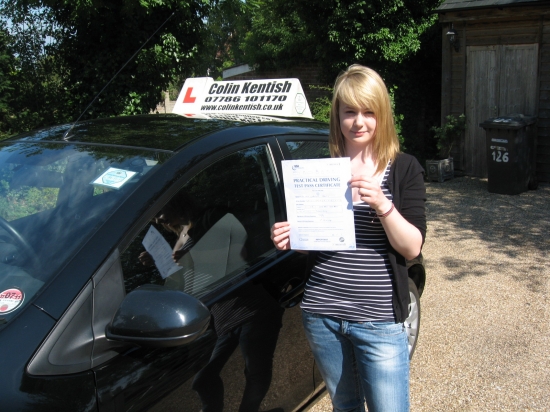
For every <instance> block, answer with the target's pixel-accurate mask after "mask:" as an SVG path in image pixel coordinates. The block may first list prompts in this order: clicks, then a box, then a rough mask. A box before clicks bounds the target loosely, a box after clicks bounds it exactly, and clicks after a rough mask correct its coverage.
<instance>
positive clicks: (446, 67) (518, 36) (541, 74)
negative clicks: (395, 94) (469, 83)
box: [439, 5, 550, 182]
mask: <svg viewBox="0 0 550 412" xmlns="http://www.w3.org/2000/svg"><path fill="white" fill-rule="evenodd" d="M439 21H440V23H441V24H442V25H441V27H442V51H443V57H442V58H443V61H442V94H441V97H442V100H441V116H442V121H443V120H444V119H445V117H446V116H447V115H449V114H454V115H459V114H461V113H465V112H466V107H465V106H466V103H467V102H466V90H465V89H466V75H467V65H468V62H467V58H466V47H467V46H491V45H519V44H533V43H537V44H538V45H539V59H538V60H539V61H538V64H539V67H538V90H537V94H538V96H537V97H536V101H537V109H536V113H534V114H535V115H536V116H537V119H538V120H537V136H538V143H537V159H536V163H537V164H536V167H537V176H538V178H539V180H540V181H546V182H550V8H549V7H548V5H544V6H541V7H534V6H522V7H519V6H518V7H501V8H490V9H478V10H465V11H453V12H446V13H442V14H440V16H439ZM450 23H452V24H453V27H454V29H455V30H457V32H458V33H459V39H460V50H459V51H458V52H456V51H455V50H453V49H452V48H451V46H450V44H449V41H448V39H447V38H446V37H447V36H446V33H447V31H448V29H449V27H450ZM503 114H504V113H499V115H503ZM468 155H469V154H468V153H467V152H465V151H464V142H463V143H462V146H461V147H460V148H457V150H456V153H454V154H453V156H454V157H455V167H457V168H458V169H461V166H462V165H463V164H464V163H465V159H464V158H463V157H464V156H468Z"/></svg>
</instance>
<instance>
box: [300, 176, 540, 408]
mask: <svg viewBox="0 0 550 412" xmlns="http://www.w3.org/2000/svg"><path fill="white" fill-rule="evenodd" d="M426 207H427V218H428V234H427V240H426V244H425V245H424V249H423V254H424V257H425V264H426V270H427V282H426V288H425V291H424V294H423V296H422V299H421V305H422V320H421V331H420V338H419V342H418V346H417V348H416V352H415V355H414V358H413V361H412V363H411V375H410V377H411V411H413V412H416V411H418V412H420V411H429V412H433V411H446V412H447V411H476V412H477V411H548V410H550V330H549V329H550V302H549V289H550V286H549V285H550V282H549V279H550V261H549V250H550V184H547V183H545V184H540V185H539V188H538V190H534V191H527V192H524V193H522V194H520V195H514V196H510V195H501V194H493V193H489V192H488V191H487V180H486V179H478V178H471V177H459V178H455V179H451V180H448V181H446V182H444V183H438V182H433V183H432V182H430V183H427V204H426ZM331 410H332V408H331V405H330V401H329V399H328V397H326V396H325V397H324V398H323V399H321V401H320V402H319V403H317V404H316V405H315V406H314V407H313V408H312V409H311V411H313V412H326V411H331Z"/></svg>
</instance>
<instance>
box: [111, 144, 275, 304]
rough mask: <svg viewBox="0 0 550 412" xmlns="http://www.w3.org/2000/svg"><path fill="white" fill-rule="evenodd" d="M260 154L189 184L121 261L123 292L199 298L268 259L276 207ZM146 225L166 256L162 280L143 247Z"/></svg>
mask: <svg viewBox="0 0 550 412" xmlns="http://www.w3.org/2000/svg"><path fill="white" fill-rule="evenodd" d="M268 153H269V152H268V149H267V147H266V146H265V145H260V146H255V147H252V148H248V149H244V150H240V151H238V152H235V153H232V154H230V155H228V156H226V157H224V158H222V159H220V160H218V161H216V162H215V163H213V164H211V165H209V166H208V167H207V168H205V169H203V170H202V171H201V172H199V173H198V174H197V175H195V176H194V177H193V178H191V179H190V180H189V181H188V182H187V183H186V184H185V185H184V186H183V188H182V189H181V190H180V191H179V192H178V193H177V194H176V195H175V196H173V197H172V198H171V199H170V200H169V201H168V203H167V204H166V205H164V207H163V208H162V209H161V210H160V212H159V213H157V215H156V216H155V218H154V219H153V221H152V222H151V223H150V224H148V225H146V226H145V227H144V228H143V230H142V231H141V233H140V234H139V235H138V236H137V237H136V238H135V239H134V240H133V242H132V243H131V245H130V246H129V247H128V248H127V250H126V251H125V252H124V253H123V254H122V256H121V262H122V266H123V273H124V281H125V288H126V292H129V291H131V290H133V289H135V288H136V287H138V286H140V285H142V284H145V283H155V284H161V285H165V286H166V287H170V288H174V289H178V290H183V291H184V292H186V293H189V294H191V295H193V296H196V297H201V296H203V295H205V294H206V293H209V292H210V291H212V290H214V289H215V288H216V287H217V286H218V285H220V284H222V283H224V282H226V281H228V280H230V279H231V278H233V277H234V276H237V275H238V274H239V273H241V272H242V271H243V270H245V269H246V268H247V267H249V266H250V265H252V264H254V263H255V262H257V261H258V260H261V259H262V258H263V257H264V256H266V255H268V254H270V253H271V252H272V251H273V250H274V247H273V243H272V242H271V239H270V236H269V228H270V227H271V225H272V224H273V223H274V222H275V221H276V219H277V218H279V216H278V214H279V211H280V206H279V201H278V196H277V195H276V191H275V177H274V174H273V166H272V162H271V160H270V156H269V155H268ZM151 226H153V227H154V229H156V230H157V231H158V232H156V233H157V234H160V236H161V237H162V239H163V240H164V241H165V242H166V243H167V244H168V245H169V248H170V249H171V250H172V256H169V259H168V260H169V261H170V262H169V263H170V264H173V266H172V267H171V268H170V270H169V271H168V272H166V273H164V272H163V270H159V269H161V268H160V267H159V266H160V265H159V263H158V262H155V261H154V259H152V257H153V256H152V255H151V253H148V252H147V251H146V250H145V247H144V245H143V240H144V238H145V236H146V235H147V232H149V231H151V230H154V229H151ZM156 236H157V237H158V235H156ZM162 242H163V241H161V243H162ZM165 246H166V245H165ZM173 259H175V260H176V261H177V263H176V262H173ZM161 273H162V274H161Z"/></svg>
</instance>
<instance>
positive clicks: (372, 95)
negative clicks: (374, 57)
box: [329, 64, 399, 172]
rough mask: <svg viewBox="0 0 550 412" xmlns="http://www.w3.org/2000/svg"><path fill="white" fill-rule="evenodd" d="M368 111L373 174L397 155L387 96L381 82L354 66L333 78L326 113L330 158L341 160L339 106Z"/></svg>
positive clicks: (343, 142)
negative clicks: (373, 119) (371, 117)
mask: <svg viewBox="0 0 550 412" xmlns="http://www.w3.org/2000/svg"><path fill="white" fill-rule="evenodd" d="M341 104H345V105H348V106H351V107H354V108H360V109H369V110H370V111H372V112H373V113H374V115H375V116H376V131H375V135H374V136H375V138H374V145H373V153H374V156H376V161H377V167H376V172H380V171H382V170H383V169H384V168H385V167H386V165H387V164H388V162H389V161H390V160H391V159H395V156H396V155H397V154H398V153H399V139H398V138H397V132H396V130H395V123H394V119H393V112H392V107H391V101H390V96H389V94H388V89H387V88H386V85H385V83H384V80H382V78H381V77H380V75H379V74H378V73H376V72H375V71H374V70H372V69H370V68H368V67H365V66H361V65H360V64H354V65H352V66H350V67H348V69H347V70H345V71H343V72H342V73H340V74H339V75H338V77H337V78H336V82H335V84H334V95H333V97H332V107H331V110H330V122H329V123H330V125H329V126H330V134H329V148H330V154H331V156H332V157H344V156H345V154H346V139H345V137H344V135H343V134H342V130H341V129H340V105H341Z"/></svg>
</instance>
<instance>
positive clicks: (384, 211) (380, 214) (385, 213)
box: [376, 202, 395, 218]
mask: <svg viewBox="0 0 550 412" xmlns="http://www.w3.org/2000/svg"><path fill="white" fill-rule="evenodd" d="M394 209H395V205H394V204H393V202H390V205H389V206H388V207H387V208H386V209H382V212H380V211H378V210H377V211H376V216H378V217H380V218H384V217H387V216H389V215H390V213H391V212H393V210H394Z"/></svg>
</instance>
